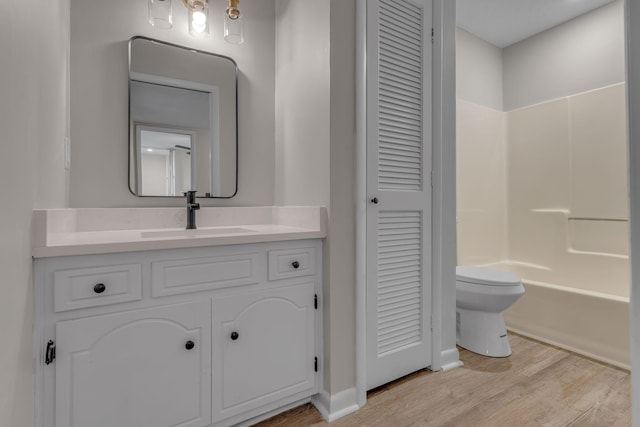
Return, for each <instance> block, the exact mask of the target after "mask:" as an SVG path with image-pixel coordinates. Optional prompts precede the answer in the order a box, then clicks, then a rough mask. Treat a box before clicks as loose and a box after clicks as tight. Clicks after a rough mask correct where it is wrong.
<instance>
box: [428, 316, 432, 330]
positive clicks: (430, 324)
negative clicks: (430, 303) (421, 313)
mask: <svg viewBox="0 0 640 427" xmlns="http://www.w3.org/2000/svg"><path fill="white" fill-rule="evenodd" d="M429 330H430V331H431V332H433V316H429Z"/></svg>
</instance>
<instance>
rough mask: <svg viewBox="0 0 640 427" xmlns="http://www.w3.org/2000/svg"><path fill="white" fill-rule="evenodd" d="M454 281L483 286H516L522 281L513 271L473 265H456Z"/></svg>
mask: <svg viewBox="0 0 640 427" xmlns="http://www.w3.org/2000/svg"><path fill="white" fill-rule="evenodd" d="M456 281H458V282H463V283H469V284H472V285H485V286H518V285H520V284H521V283H522V282H521V281H520V278H519V277H518V276H516V275H515V274H513V273H509V272H507V271H498V270H492V269H490V268H485V267H474V266H458V267H456Z"/></svg>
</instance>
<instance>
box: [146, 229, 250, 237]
mask: <svg viewBox="0 0 640 427" xmlns="http://www.w3.org/2000/svg"><path fill="white" fill-rule="evenodd" d="M254 232H255V230H252V229H250V228H242V227H206V228H198V229H195V230H186V229H185V230H160V231H143V232H142V233H141V237H142V238H154V237H202V236H219V235H223V234H247V233H254Z"/></svg>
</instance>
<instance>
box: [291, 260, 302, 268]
mask: <svg viewBox="0 0 640 427" xmlns="http://www.w3.org/2000/svg"><path fill="white" fill-rule="evenodd" d="M291 267H293V268H295V269H298V268H300V263H299V262H298V261H293V262H292V263H291Z"/></svg>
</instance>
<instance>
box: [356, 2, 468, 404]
mask: <svg viewBox="0 0 640 427" xmlns="http://www.w3.org/2000/svg"><path fill="white" fill-rule="evenodd" d="M366 4H367V0H357V4H356V133H357V136H356V151H355V153H356V183H355V184H356V399H357V404H358V406H362V405H364V404H365V402H366V400H367V381H366V248H367V240H366V216H367V215H366V208H367V200H368V199H367V188H366V153H367V151H366V150H367V148H366V103H367V99H366V13H365V12H366ZM433 28H434V46H433V62H432V64H433V142H432V143H433V147H432V150H433V151H432V161H433V164H432V170H433V191H432V277H431V279H432V295H431V304H432V306H431V312H432V316H433V333H432V336H431V339H432V345H431V348H432V358H431V360H432V365H431V369H432V370H434V371H438V370H441V369H443V368H448V367H452V366H457V365H458V364H459V359H458V351H457V350H456V346H455V266H456V221H455V217H456V204H455V203H456V183H455V158H456V156H455V105H456V104H455V101H456V98H455V2H454V1H451V0H434V1H433Z"/></svg>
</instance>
